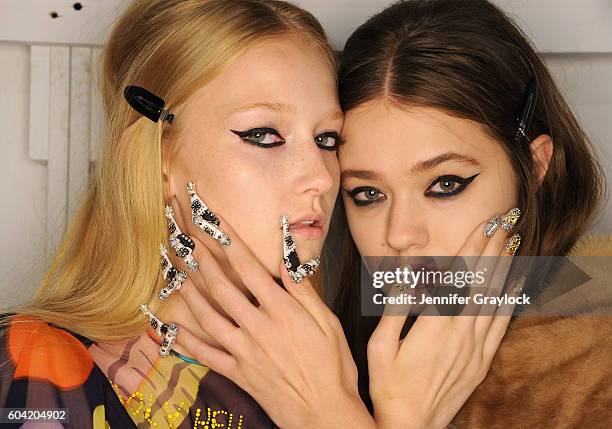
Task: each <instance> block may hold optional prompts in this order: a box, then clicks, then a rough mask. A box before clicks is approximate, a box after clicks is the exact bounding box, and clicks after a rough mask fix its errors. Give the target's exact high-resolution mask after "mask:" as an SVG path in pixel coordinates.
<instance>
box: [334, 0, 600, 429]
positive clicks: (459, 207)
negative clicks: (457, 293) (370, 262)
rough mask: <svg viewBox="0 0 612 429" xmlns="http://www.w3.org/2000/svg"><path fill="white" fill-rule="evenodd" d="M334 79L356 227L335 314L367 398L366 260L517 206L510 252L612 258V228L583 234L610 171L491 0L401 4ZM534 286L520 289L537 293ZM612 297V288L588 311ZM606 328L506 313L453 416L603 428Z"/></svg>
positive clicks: (372, 23) (584, 320) (426, 247)
mask: <svg viewBox="0 0 612 429" xmlns="http://www.w3.org/2000/svg"><path fill="white" fill-rule="evenodd" d="M339 85H340V98H341V104H342V107H343V110H344V111H345V115H346V116H345V123H344V128H343V139H344V141H345V144H344V145H342V146H341V148H340V150H339V160H340V165H341V171H342V179H341V193H342V197H343V202H344V207H345V209H346V215H347V221H348V224H349V226H350V231H351V235H352V238H351V237H347V248H348V249H349V250H348V255H347V265H346V267H345V271H344V273H343V275H342V277H341V278H342V284H341V286H340V293H339V296H338V298H337V302H336V310H337V314H339V317H340V319H341V321H342V323H343V326H344V328H345V332H346V333H347V338H348V340H349V344H350V345H351V348H352V352H353V356H354V357H355V359H356V361H357V365H358V367H359V376H360V390H361V394H362V397H363V398H364V401H365V402H366V403H368V404H369V405H370V406H371V405H372V402H373V403H374V407H375V408H376V406H377V400H376V398H372V400H370V398H369V394H368V385H367V381H368V362H367V361H366V344H367V342H368V339H369V338H370V334H371V332H372V330H373V328H374V327H375V326H376V324H377V319H376V318H365V317H360V313H359V311H360V307H359V298H358V297H359V294H360V290H359V277H358V276H359V261H360V256H367V255H376V256H407V257H420V256H425V255H428V256H437V255H449V256H451V255H457V254H458V252H459V248H460V246H461V243H462V242H463V241H464V240H465V237H466V236H467V235H468V234H469V233H470V231H472V230H473V229H474V227H475V226H476V225H478V224H479V223H480V222H482V221H483V220H486V219H490V218H495V217H496V216H501V215H502V214H503V213H506V212H507V211H508V210H510V209H511V208H518V209H520V213H521V219H520V221H519V222H518V223H517V224H516V225H515V229H514V232H517V233H518V234H519V235H518V236H513V237H512V239H513V242H512V243H511V247H514V250H516V247H517V246H520V247H518V252H517V253H516V254H517V255H542V256H557V255H561V256H562V255H568V254H573V255H579V254H583V255H586V254H595V255H597V254H600V255H610V254H612V246H611V243H610V241H609V240H608V239H606V237H604V236H602V237H598V238H597V239H587V240H583V241H579V239H580V238H581V236H582V235H583V234H584V233H585V231H586V230H587V228H588V227H589V226H590V224H591V222H592V221H593V220H594V215H595V214H596V213H597V210H598V209H599V208H600V206H601V201H602V197H603V195H604V191H603V180H602V177H603V175H602V172H601V168H600V167H599V165H598V163H597V161H596V159H595V157H594V154H593V150H592V148H591V145H590V143H589V140H588V138H587V136H586V134H585V132H584V131H583V130H582V128H581V127H580V125H579V123H578V122H577V120H576V118H575V117H574V115H573V114H572V112H571V111H570V108H569V107H568V105H567V104H566V102H565V101H564V99H563V97H562V95H561V93H560V92H559V90H558V89H557V87H556V86H555V83H554V82H553V79H552V78H551V75H550V73H549V72H548V70H547V69H546V67H545V65H544V63H543V62H542V59H541V58H540V57H539V56H538V55H537V53H536V52H535V51H534V48H533V46H532V45H531V44H530V42H529V41H528V39H527V37H526V36H525V35H524V34H523V33H522V32H521V31H520V30H519V29H518V27H517V26H516V25H515V24H514V23H513V22H512V21H511V20H510V19H509V18H508V17H507V16H506V15H505V14H504V13H503V12H502V11H501V10H500V9H499V8H498V7H496V6H494V5H493V4H491V3H490V2H488V1H485V0H466V1H461V2H457V1H453V0H412V1H402V2H399V3H397V4H394V5H393V6H391V7H389V8H387V9H386V10H384V11H382V12H381V13H379V14H378V15H376V16H374V17H372V18H371V19H370V20H368V21H367V22H366V23H365V24H363V25H362V26H361V27H359V28H358V29H357V30H356V31H355V33H353V35H352V36H351V37H350V38H349V40H348V42H347V44H346V46H345V49H344V52H343V57H342V63H341V69H340V77H339ZM533 106H535V109H533ZM499 232H501V233H503V232H504V231H501V229H500V231H499ZM499 232H496V234H497V233H499ZM577 243H578V244H577ZM600 268H601V267H600ZM553 272H554V271H550V272H549V273H550V274H551V275H552V273H553ZM540 286H541V285H540ZM540 286H538V290H535V286H534V285H531V284H530V282H529V281H528V282H527V284H526V286H525V290H526V291H529V290H531V293H532V295H533V298H534V299H541V297H542V296H544V290H546V289H545V288H544V289H542V288H541V287H540ZM530 288H531V289H530ZM572 305H576V302H566V303H564V307H563V308H564V309H565V310H568V309H569V310H572V308H571V306H572ZM609 305H610V299H609V293H608V294H607V296H603V297H601V299H600V300H599V301H598V302H595V303H591V307H590V310H595V309H596V308H603V307H606V306H608V307H607V308H609ZM568 306H569V307H568ZM573 310H576V308H574V309H573ZM570 314H575V313H571V311H570ZM608 314H609V313H608ZM411 322H414V320H411ZM611 327H612V323H611V318H610V317H609V316H595V315H590V316H589V315H583V316H576V317H527V316H525V317H519V318H515V319H513V321H512V322H511V324H510V328H509V331H508V333H507V334H506V337H505V338H504V340H503V341H502V344H501V346H500V350H499V351H498V353H497V355H496V357H495V359H494V361H493V363H492V367H491V371H490V373H489V374H488V375H487V377H486V379H485V380H484V382H483V383H482V384H481V385H480V386H479V387H478V388H477V389H476V391H475V393H474V394H473V395H472V396H471V398H470V399H469V401H468V402H467V403H466V405H465V406H464V407H463V408H462V410H461V412H460V413H459V414H458V416H457V417H456V419H455V420H454V423H455V425H456V427H460V428H474V427H487V428H491V427H504V428H505V427H553V426H554V427H579V426H580V427H605V426H607V425H609V424H610V421H612V411H611V410H612V390H611V389H612V387H611V386H610V383H609V380H610V378H611V377H612V365H611V364H610V356H612V344H611V342H610V337H611V334H612V328H611ZM408 328H409V324H408V325H407V326H406V327H405V329H408ZM369 369H370V379H371V375H372V374H371V373H372V371H377V370H376V366H375V365H372V364H371V362H370V365H369ZM415 400H418V398H415Z"/></svg>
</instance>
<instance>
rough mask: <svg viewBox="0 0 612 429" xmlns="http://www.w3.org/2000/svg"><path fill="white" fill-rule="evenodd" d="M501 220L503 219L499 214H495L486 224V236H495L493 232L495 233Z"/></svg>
mask: <svg viewBox="0 0 612 429" xmlns="http://www.w3.org/2000/svg"><path fill="white" fill-rule="evenodd" d="M501 222H502V219H501V218H500V217H499V216H493V217H492V218H491V219H490V220H489V222H487V224H486V225H485V226H484V230H483V232H484V235H485V237H493V234H495V231H497V228H499V226H500V224H501Z"/></svg>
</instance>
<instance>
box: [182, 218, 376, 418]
mask: <svg viewBox="0 0 612 429" xmlns="http://www.w3.org/2000/svg"><path fill="white" fill-rule="evenodd" d="M219 219H220V220H221V226H222V227H223V229H224V230H225V232H226V233H228V234H229V235H230V237H231V238H232V244H231V245H230V246H228V247H223V250H224V252H225V255H226V257H227V259H228V261H229V262H230V264H231V267H232V269H233V270H234V271H235V273H237V275H238V276H239V278H240V280H241V282H242V283H243V284H244V286H245V287H246V288H247V289H248V290H249V291H250V292H251V293H252V295H253V296H254V297H255V299H256V300H257V302H258V304H259V305H255V304H253V303H251V302H250V301H249V300H248V299H247V297H246V296H245V294H244V293H243V292H241V291H240V290H239V288H238V287H237V286H236V285H235V284H234V283H232V281H230V280H229V278H228V276H227V275H226V273H225V272H224V271H223V270H222V268H221V267H220V265H219V264H218V262H217V261H216V260H215V258H214V257H213V254H212V252H211V251H210V250H209V249H208V248H206V246H205V245H204V244H203V241H204V240H200V239H198V235H200V233H199V231H192V230H189V234H190V236H191V238H192V240H194V242H195V243H196V246H195V250H194V257H195V259H196V260H197V261H198V262H200V264H199V265H200V269H199V271H196V272H193V273H190V276H189V278H188V279H187V280H186V281H185V282H184V284H183V285H182V287H181V289H180V291H179V293H180V294H181V295H182V297H183V299H184V301H185V302H186V303H187V305H188V307H189V310H190V312H191V313H192V315H193V317H194V319H195V320H196V321H197V323H198V325H199V327H200V328H201V329H202V330H203V331H204V332H205V333H206V334H207V335H209V336H210V337H211V338H212V339H213V340H214V341H215V342H216V343H217V344H220V345H221V348H218V347H214V346H212V345H211V344H208V343H207V342H205V341H202V340H201V339H199V338H198V336H197V335H195V334H194V333H193V332H189V330H188V329H187V328H186V327H184V326H179V334H178V336H177V344H178V345H179V346H181V347H182V348H184V349H185V350H187V351H188V352H189V354H190V355H191V356H193V357H194V358H195V359H197V360H198V361H200V362H201V363H202V364H204V365H206V366H208V367H209V368H211V369H212V370H214V371H216V372H218V373H220V374H222V375H224V376H225V377H227V378H229V379H231V380H232V381H233V382H235V383H236V384H237V385H238V386H240V387H241V388H242V389H243V390H245V391H246V392H247V393H249V394H250V395H251V396H252V397H253V398H254V399H255V400H256V401H257V402H258V403H259V405H260V406H261V407H262V408H263V409H264V410H265V411H266V413H267V414H268V415H269V416H270V418H271V419H272V420H274V422H275V423H276V424H277V425H279V426H281V427H283V428H293V427H295V428H305V427H327V426H330V425H333V426H335V427H351V428H371V427H374V422H373V419H372V417H371V416H370V415H369V414H368V412H367V409H366V408H365V406H364V405H363V403H362V402H361V399H360V398H359V394H358V391H357V370H356V367H355V364H354V362H353V360H352V357H351V354H350V350H349V347H348V345H347V342H346V339H345V337H344V334H343V332H342V328H341V325H340V323H339V321H338V319H337V318H336V317H335V315H334V314H333V313H332V312H331V311H330V310H329V309H328V308H327V306H326V305H325V304H324V303H323V301H322V300H321V298H320V297H319V295H318V294H317V293H316V291H315V290H314V288H313V287H312V285H311V283H310V282H309V281H308V279H307V278H306V279H304V280H303V281H302V282H301V283H299V284H295V283H293V282H292V281H291V279H290V278H289V276H288V274H287V272H286V269H285V267H284V264H283V262H282V261H279V269H280V272H281V280H282V282H283V285H284V286H285V288H286V290H283V289H282V288H281V287H280V286H279V285H278V284H277V283H276V282H275V281H274V279H273V278H272V276H271V275H270V274H269V273H268V272H267V271H266V270H265V268H264V267H263V266H262V265H261V264H260V263H259V261H258V260H257V258H256V257H255V256H254V255H253V254H252V253H251V251H250V250H249V249H248V247H247V246H246V245H245V244H244V242H243V241H242V240H241V239H240V237H239V236H238V234H237V233H236V231H234V230H233V229H232V228H231V226H230V225H229V224H228V223H227V222H226V221H225V220H224V219H223V218H222V217H221V216H219ZM182 229H183V231H185V229H184V228H182ZM279 237H280V234H279ZM208 241H210V240H208ZM280 245H281V243H279V246H280ZM207 296H208V297H212V299H214V300H215V301H216V303H217V304H218V305H219V306H220V307H221V308H222V309H223V311H224V312H225V313H226V314H227V315H228V316H229V317H231V319H232V320H233V322H232V321H230V320H228V319H226V318H225V317H223V316H222V315H221V314H220V313H219V312H218V311H217V310H216V309H215V307H214V306H213V305H212V304H211V298H208V297H207ZM236 325H237V326H236ZM332 422H333V423H332Z"/></svg>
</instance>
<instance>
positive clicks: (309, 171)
mask: <svg viewBox="0 0 612 429" xmlns="http://www.w3.org/2000/svg"><path fill="white" fill-rule="evenodd" d="M300 147H301V149H300V150H299V152H298V153H297V156H298V158H299V161H298V162H296V163H295V164H294V167H293V168H294V169H295V170H294V171H295V173H296V181H295V186H296V190H297V191H298V192H299V193H312V194H314V195H324V194H326V193H328V192H330V191H331V190H333V189H334V187H335V186H336V187H337V185H338V183H339V181H340V167H339V164H338V157H337V156H335V153H334V152H331V153H330V152H329V151H325V150H323V149H319V148H318V147H317V145H316V144H315V142H314V141H313V140H312V139H311V140H310V142H305V144H304V143H303V144H302V145H300Z"/></svg>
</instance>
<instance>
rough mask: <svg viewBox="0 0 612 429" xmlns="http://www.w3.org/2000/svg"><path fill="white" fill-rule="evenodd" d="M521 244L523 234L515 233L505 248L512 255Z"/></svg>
mask: <svg viewBox="0 0 612 429" xmlns="http://www.w3.org/2000/svg"><path fill="white" fill-rule="evenodd" d="M520 245H521V236H520V235H519V234H514V235H513V236H512V237H510V238H509V239H508V241H506V245H505V247H504V248H505V249H506V252H508V253H509V254H511V255H514V254H515V253H516V251H517V250H518V248H519V246H520Z"/></svg>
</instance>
